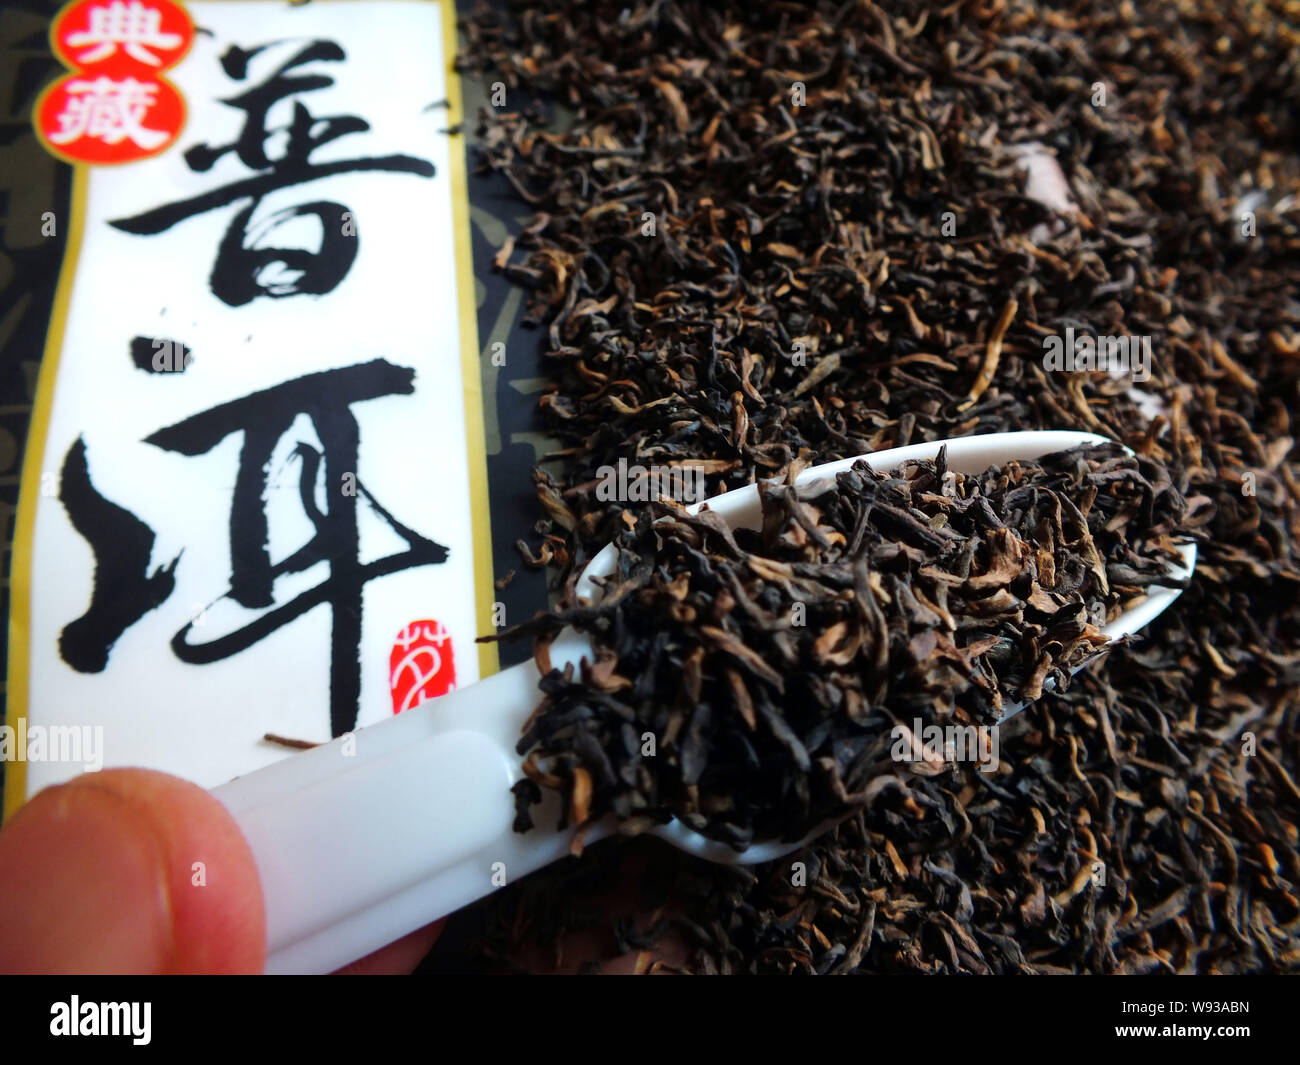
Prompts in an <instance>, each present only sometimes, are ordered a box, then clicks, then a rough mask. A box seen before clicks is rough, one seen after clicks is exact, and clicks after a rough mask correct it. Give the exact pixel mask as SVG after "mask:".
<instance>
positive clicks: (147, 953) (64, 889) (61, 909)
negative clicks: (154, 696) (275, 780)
mask: <svg viewBox="0 0 1300 1065" xmlns="http://www.w3.org/2000/svg"><path fill="white" fill-rule="evenodd" d="M0 898H3V899H4V900H5V934H4V936H3V937H0V971H2V972H9V973H16V972H21V973H38V972H40V973H172V972H190V973H227V972H249V971H253V972H257V971H260V970H261V969H262V966H263V963H264V960H265V957H266V915H265V911H264V908H263V903H262V888H261V884H260V881H259V880H258V875H257V868H256V866H255V865H254V863H253V855H252V852H251V851H250V850H249V848H248V844H247V843H245V842H244V838H243V836H242V835H241V834H240V831H239V828H238V827H237V826H236V824H235V822H234V820H233V819H232V818H231V816H230V814H229V813H227V811H226V809H225V807H224V806H222V805H221V803H219V802H218V801H217V800H216V799H214V798H213V797H212V796H211V795H209V794H208V793H207V792H206V791H204V790H203V789H202V788H200V787H198V786H197V785H195V784H190V783H188V782H186V781H183V780H180V779H179V778H177V777H172V776H168V775H167V774H165V773H157V772H154V771H152V770H146V769H107V770H103V771H102V772H98V773H86V774H83V775H82V776H80V777H77V778H76V779H75V780H73V781H71V782H70V783H67V784H63V785H60V786H58V787H52V788H47V789H45V790H44V791H42V792H40V793H38V794H37V795H36V796H35V797H34V798H32V800H31V801H30V802H28V803H27V804H26V805H25V806H23V807H22V808H21V809H20V810H19V811H18V812H17V813H16V814H14V815H13V817H12V819H11V820H10V821H9V822H8V823H7V824H6V825H5V828H4V831H3V832H0Z"/></svg>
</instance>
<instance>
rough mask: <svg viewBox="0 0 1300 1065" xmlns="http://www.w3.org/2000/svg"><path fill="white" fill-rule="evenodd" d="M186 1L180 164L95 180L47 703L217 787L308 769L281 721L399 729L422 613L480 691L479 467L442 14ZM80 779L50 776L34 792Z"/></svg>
mask: <svg viewBox="0 0 1300 1065" xmlns="http://www.w3.org/2000/svg"><path fill="white" fill-rule="evenodd" d="M188 10H189V11H190V13H191V15H192V17H193V19H194V22H195V25H196V26H197V27H198V34H197V36H196V39H195V42H194V46H193V49H192V50H191V51H190V53H189V54H188V55H187V56H186V57H185V58H184V59H183V60H182V61H181V62H180V64H179V65H178V66H176V67H175V68H174V69H173V70H171V71H169V72H168V77H169V78H170V80H171V81H172V83H173V84H175V86H176V87H177V88H178V89H179V90H180V92H181V93H182V95H183V96H184V99H185V102H186V106H187V108H188V119H187V122H186V125H185V128H184V130H183V132H182V134H181V137H180V139H179V141H178V142H177V144H176V146H175V147H174V148H172V149H170V150H169V151H167V152H166V153H165V154H163V155H160V156H158V157H156V158H152V159H148V160H144V161H141V162H136V163H131V164H127V165H123V166H117V167H93V168H88V170H87V171H86V173H85V174H84V175H83V176H82V179H83V180H84V181H85V183H86V195H85V197H84V202H83V204H82V207H83V210H84V217H83V222H84V233H83V236H82V240H81V243H80V254H79V257H78V259H77V261H76V273H75V281H74V284H73V288H72V292H71V299H70V302H69V309H68V314H67V318H66V325H65V329H64V334H63V344H62V348H61V350H60V351H59V353H58V372H57V378H56V380H55V389H54V400H53V408H52V411H51V415H50V421H49V427H48V433H47V435H46V438H45V442H44V450H43V455H44V458H43V470H42V472H43V473H45V474H53V475H54V477H53V478H50V477H43V478H41V480H42V481H43V482H47V483H49V484H50V485H52V486H57V490H56V491H54V492H51V493H37V492H36V491H35V490H34V489H31V491H32V493H33V497H34V498H35V500H36V507H37V510H36V516H35V524H34V537H33V548H32V572H31V593H30V602H31V612H30V632H29V639H28V641H27V646H28V650H29V685H28V687H29V699H28V716H29V719H30V721H32V722H34V723H40V724H42V725H47V726H48V725H55V724H68V725H84V724H86V723H94V724H96V725H103V726H104V748H105V749H104V752H103V754H104V764H106V765H143V766H151V767H155V768H160V769H165V770H168V771H170V772H173V773H177V774H179V775H181V776H185V777H188V778H189V779H192V780H194V781H196V782H198V783H200V784H203V785H205V786H212V785H216V784H219V783H222V782H224V781H226V780H228V779H230V778H231V777H233V776H236V775H238V774H241V773H246V772H248V771H250V770H252V769H255V768H257V767H259V766H261V765H264V764H267V763H269V762H272V761H275V760H276V759H278V758H280V757H283V756H284V755H285V751H284V750H283V749H281V748H278V747H274V746H271V745H268V744H266V743H264V742H262V736H263V734H264V733H267V732H274V733H278V734H281V735H286V736H290V737H295V738H300V739H304V740H315V741H324V740H327V739H329V738H330V737H331V735H341V734H343V733H344V732H347V731H350V730H351V729H353V728H355V727H358V726H365V725H368V724H371V723H374V722H376V721H380V720H383V719H384V718H385V717H387V716H389V715H391V714H392V713H393V710H394V698H393V694H392V692H391V691H390V655H391V653H392V651H393V648H394V643H395V641H396V640H397V639H398V637H399V635H400V634H403V633H406V634H408V637H407V638H408V643H409V633H410V632H411V631H413V630H411V628H410V626H411V625H412V623H413V622H422V621H430V620H431V621H436V622H438V623H440V624H441V626H442V628H441V629H439V630H437V631H438V632H439V633H440V634H441V633H445V634H446V635H447V636H449V638H450V646H451V652H452V656H453V657H454V669H455V677H456V681H457V682H458V684H460V685H464V684H465V683H468V682H472V681H474V680H476V679H477V678H478V659H477V655H476V649H475V646H474V643H473V641H474V638H475V636H476V635H477V632H476V624H475V600H476V590H475V583H474V553H475V550H476V545H475V543H474V537H473V528H472V520H471V506H470V496H471V484H472V483H473V482H474V481H476V480H478V479H480V478H482V476H483V471H482V467H481V462H482V456H481V455H480V454H474V455H471V453H470V451H469V449H468V447H467V443H466V440H467V426H466V406H465V381H464V379H463V376H462V362H461V340H462V338H461V336H460V332H459V326H458V295H457V274H456V257H455V252H454V248H455V232H454V216H453V209H452V195H453V188H452V181H451V167H450V155H449V153H450V151H451V149H452V142H451V141H450V140H449V138H448V136H447V133H446V127H447V124H448V112H447V108H446V105H445V101H446V98H447V95H448V92H447V84H446V77H445V69H446V63H447V62H448V56H447V54H446V52H445V51H444V42H443V31H442V26H443V16H444V12H443V10H442V7H441V5H440V4H438V3H432V2H391V3H389V2H370V0H366V2H355V3H353V2H334V3H326V4H311V5H308V6H305V7H289V6H287V5H285V4H281V3H242V2H241V3H194V4H190V5H188ZM455 150H457V151H459V150H460V148H459V145H456V148H455ZM274 249H283V251H281V252H280V253H277V252H276V251H275V250H274ZM467 325H468V327H469V328H472V323H467ZM470 394H471V395H472V396H475V397H476V396H477V392H476V391H471V393H470ZM33 445H34V446H39V442H38V441H33ZM482 549H483V550H486V549H487V548H486V544H484V545H483V548H482ZM406 650H409V647H408V648H406ZM436 650H437V655H435V656H434V657H435V658H436V659H437V660H438V662H439V663H441V664H442V665H440V666H439V668H442V666H443V665H445V660H446V656H447V647H446V643H445V641H444V642H442V643H440V644H439V645H438V647H437V649H436ZM425 679H426V680H429V681H430V682H431V683H434V682H436V679H435V678H432V677H426V678H425ZM444 680H445V674H444ZM399 701H401V700H399ZM412 701H413V700H412V699H411V698H410V693H409V692H407V693H406V698H405V703H406V704H407V705H409V704H410V703H411V702H412ZM80 768H81V767H80V766H76V765H63V764H60V763H50V762H42V763H39V764H38V763H32V764H31V765H30V766H29V767H28V774H27V787H26V792H27V794H31V793H33V792H35V791H36V790H38V789H39V788H41V787H43V786H45V785H47V784H50V783H54V782H56V781H57V780H61V779H66V778H68V777H70V776H72V775H74V774H75V773H76V772H78V771H80Z"/></svg>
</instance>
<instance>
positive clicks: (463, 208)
mask: <svg viewBox="0 0 1300 1065" xmlns="http://www.w3.org/2000/svg"><path fill="white" fill-rule="evenodd" d="M438 2H439V3H440V4H442V52H443V64H444V70H443V73H444V75H445V80H446V83H447V125H448V127H450V128H453V129H454V128H455V127H457V126H459V125H460V124H461V122H462V121H464V117H465V116H464V112H463V106H462V103H461V94H460V75H459V74H458V73H457V72H456V66H455V64H456V52H457V49H458V45H457V39H456V4H455V0H438ZM448 139H449V141H450V143H449V144H448V146H447V159H448V162H449V165H450V166H451V212H452V227H453V230H454V232H455V235H456V300H457V303H458V305H459V306H458V314H457V317H458V319H459V322H460V365H461V380H462V382H463V387H464V390H465V432H466V440H465V445H466V454H467V456H468V458H469V464H470V468H469V475H470V476H469V501H470V521H471V524H472V528H473V530H474V587H475V589H476V591H477V593H478V610H477V612H476V614H477V618H478V631H479V634H480V635H486V634H487V633H490V632H493V631H495V629H494V628H493V625H492V604H493V602H494V601H495V599H496V596H495V595H494V594H493V591H494V589H493V583H492V582H493V577H492V523H491V515H490V513H489V510H488V479H487V476H488V471H487V435H486V432H485V429H484V425H483V365H482V360H481V359H480V358H479V346H478V343H479V342H478V305H477V303H476V301H475V299H474V255H473V245H472V243H471V241H470V227H469V182H468V179H467V177H466V166H465V138H464V135H463V134H448ZM493 400H494V401H495V397H493ZM477 647H478V671H479V677H480V678H482V677H490V676H491V675H492V674H493V673H495V672H496V671H497V670H498V669H499V668H500V661H499V659H498V657H497V645H496V644H494V643H480V644H478V645H477Z"/></svg>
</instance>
